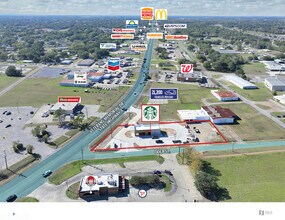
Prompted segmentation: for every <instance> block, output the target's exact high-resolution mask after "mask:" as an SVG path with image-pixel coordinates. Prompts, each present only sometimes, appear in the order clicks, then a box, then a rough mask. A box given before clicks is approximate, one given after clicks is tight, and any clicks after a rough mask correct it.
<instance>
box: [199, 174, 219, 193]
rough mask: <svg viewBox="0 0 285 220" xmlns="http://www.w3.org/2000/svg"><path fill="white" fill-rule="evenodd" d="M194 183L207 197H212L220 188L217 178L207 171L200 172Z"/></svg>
mask: <svg viewBox="0 0 285 220" xmlns="http://www.w3.org/2000/svg"><path fill="white" fill-rule="evenodd" d="M194 183H195V186H196V188H197V190H198V191H199V192H200V193H201V194H202V195H203V196H204V197H206V198H209V197H211V196H212V195H213V194H214V192H215V190H216V189H217V188H218V184H217V178H216V177H215V176H213V175H211V174H208V173H206V172H199V173H198V174H197V175H196V176H195V182H194Z"/></svg>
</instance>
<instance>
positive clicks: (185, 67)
mask: <svg viewBox="0 0 285 220" xmlns="http://www.w3.org/2000/svg"><path fill="white" fill-rule="evenodd" d="M193 72H194V67H193V64H181V73H193Z"/></svg>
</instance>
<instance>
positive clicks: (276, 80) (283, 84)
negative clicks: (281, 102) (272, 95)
mask: <svg viewBox="0 0 285 220" xmlns="http://www.w3.org/2000/svg"><path fill="white" fill-rule="evenodd" d="M264 85H265V86H266V87H267V88H268V89H270V90H271V91H285V78H280V77H269V78H266V79H265V80H264Z"/></svg>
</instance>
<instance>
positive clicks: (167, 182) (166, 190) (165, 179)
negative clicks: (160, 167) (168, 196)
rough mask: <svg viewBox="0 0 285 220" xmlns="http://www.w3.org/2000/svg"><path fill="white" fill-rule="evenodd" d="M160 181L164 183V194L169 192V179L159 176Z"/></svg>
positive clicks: (165, 176) (170, 186) (162, 175)
mask: <svg viewBox="0 0 285 220" xmlns="http://www.w3.org/2000/svg"><path fill="white" fill-rule="evenodd" d="M160 179H161V181H162V182H164V183H165V187H164V188H163V190H164V192H169V191H170V190H171V189H172V185H171V182H170V179H169V177H168V176H167V175H165V174H161V177H160Z"/></svg>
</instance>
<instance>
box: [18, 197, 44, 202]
mask: <svg viewBox="0 0 285 220" xmlns="http://www.w3.org/2000/svg"><path fill="white" fill-rule="evenodd" d="M16 202H39V200H38V199H36V198H34V197H24V198H21V199H17V200H16Z"/></svg>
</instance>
